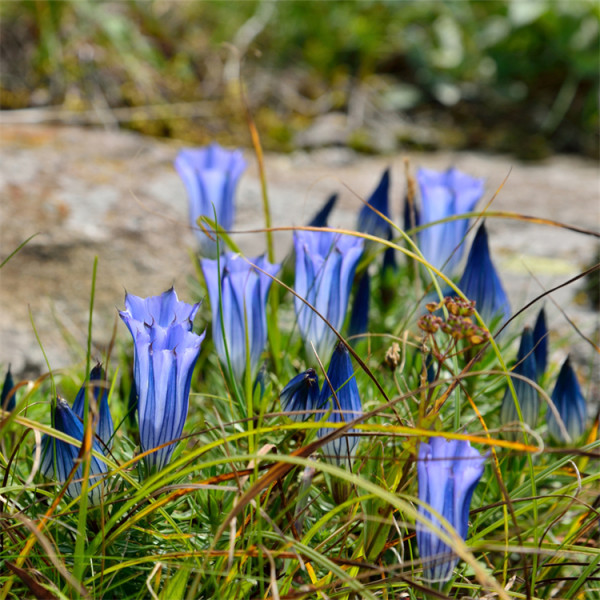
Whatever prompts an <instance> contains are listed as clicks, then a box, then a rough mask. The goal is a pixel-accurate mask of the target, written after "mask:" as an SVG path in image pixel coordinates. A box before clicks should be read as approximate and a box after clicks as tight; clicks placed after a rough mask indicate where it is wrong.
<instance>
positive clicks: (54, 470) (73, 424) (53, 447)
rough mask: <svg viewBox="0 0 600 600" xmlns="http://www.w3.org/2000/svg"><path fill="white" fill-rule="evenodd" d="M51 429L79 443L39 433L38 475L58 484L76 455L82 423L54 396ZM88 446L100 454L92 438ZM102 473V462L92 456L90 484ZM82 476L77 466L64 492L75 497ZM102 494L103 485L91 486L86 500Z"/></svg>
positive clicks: (78, 492)
mask: <svg viewBox="0 0 600 600" xmlns="http://www.w3.org/2000/svg"><path fill="white" fill-rule="evenodd" d="M54 428H55V429H56V430H57V431H60V432H61V433H66V434H67V435H70V436H71V437H72V438H75V439H76V440H77V441H78V442H79V444H78V445H77V446H73V445H72V444H69V443H67V442H63V441H62V440H57V439H56V438H53V437H51V436H48V435H44V436H42V463H41V467H40V469H41V472H42V475H44V477H47V478H48V479H55V478H56V480H57V481H58V482H59V483H61V484H64V483H65V482H66V481H67V478H68V476H69V473H70V472H71V470H72V469H73V466H74V465H75V461H76V459H77V458H78V456H79V452H80V449H81V444H82V442H83V424H82V422H81V421H80V420H79V418H78V417H77V415H76V414H75V413H74V412H73V411H72V410H71V407H70V406H69V404H68V402H66V401H65V400H63V399H62V398H57V400H56V408H55V410H54ZM92 448H93V450H95V451H96V452H98V453H99V454H103V452H102V448H101V447H100V444H99V443H98V441H97V440H95V439H94V440H93V441H92ZM105 473H106V465H105V463H104V462H103V461H102V460H100V459H99V458H96V457H95V456H93V455H92V456H91V462H90V476H89V485H90V487H91V486H93V485H94V484H95V483H97V482H98V481H100V479H101V478H102V476H103V474H105ZM82 477H83V475H82V467H81V465H79V466H78V468H77V471H76V472H75V474H74V476H73V479H72V480H71V483H70V484H69V486H68V487H67V493H68V494H69V496H71V498H77V496H79V495H80V494H81V479H82ZM103 494H104V485H103V484H100V485H98V486H96V487H94V488H93V489H91V490H90V492H89V500H90V502H91V503H92V504H100V502H101V500H102V496H103Z"/></svg>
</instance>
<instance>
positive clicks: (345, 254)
mask: <svg viewBox="0 0 600 600" xmlns="http://www.w3.org/2000/svg"><path fill="white" fill-rule="evenodd" d="M294 247H295V251H296V280H295V282H294V290H295V292H296V294H298V296H300V298H304V299H305V300H306V301H307V302H309V303H310V304H311V305H312V306H314V307H315V308H316V310H317V311H319V313H320V314H321V315H323V316H324V317H325V318H326V319H327V320H328V321H329V322H330V323H331V325H332V326H333V327H334V328H335V329H336V330H337V331H339V330H340V329H341V327H342V325H343V324H344V319H345V318H346V311H347V310H348V299H349V296H350V288H351V287H352V280H353V279H354V273H355V271H356V265H357V264H358V261H359V259H360V256H361V254H362V251H363V240H361V239H359V238H356V237H352V236H348V235H341V234H337V233H333V232H329V231H296V232H294ZM300 298H294V306H295V309H296V316H297V318H298V328H299V329H300V335H301V336H302V339H303V340H304V345H305V348H306V353H307V356H309V357H312V356H313V350H312V347H311V343H312V344H314V346H315V351H316V353H317V355H318V356H321V357H324V356H327V355H328V354H329V352H331V348H332V347H333V345H334V343H335V340H336V335H335V333H334V332H333V331H332V330H331V329H330V328H329V327H328V325H327V324H326V323H325V321H323V320H322V319H321V317H319V316H318V315H317V314H316V313H315V312H314V311H312V310H311V308H310V307H308V306H306V304H304V302H302V300H301V299H300Z"/></svg>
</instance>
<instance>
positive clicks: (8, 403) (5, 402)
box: [0, 365, 17, 412]
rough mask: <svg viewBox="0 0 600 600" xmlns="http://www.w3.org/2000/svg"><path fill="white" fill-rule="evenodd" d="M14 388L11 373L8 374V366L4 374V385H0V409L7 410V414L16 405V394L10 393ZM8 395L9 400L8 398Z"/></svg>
mask: <svg viewBox="0 0 600 600" xmlns="http://www.w3.org/2000/svg"><path fill="white" fill-rule="evenodd" d="M14 387H15V382H14V380H13V376H12V373H11V372H10V365H9V366H8V371H7V372H6V377H5V378H4V384H3V385H2V394H1V395H0V408H3V409H4V410H7V411H9V412H11V411H13V410H15V406H16V405H17V403H16V398H15V397H16V394H15V393H12V394H11V392H12V389H13V388H14ZM9 395H10V398H9Z"/></svg>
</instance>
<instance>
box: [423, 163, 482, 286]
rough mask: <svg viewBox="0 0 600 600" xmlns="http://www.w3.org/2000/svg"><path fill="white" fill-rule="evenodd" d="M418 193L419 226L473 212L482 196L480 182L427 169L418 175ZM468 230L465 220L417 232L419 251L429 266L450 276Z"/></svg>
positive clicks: (451, 171)
mask: <svg viewBox="0 0 600 600" xmlns="http://www.w3.org/2000/svg"><path fill="white" fill-rule="evenodd" d="M417 181H418V184H419V188H420V190H421V209H420V210H419V211H418V219H419V221H418V225H427V224H428V223H433V222H434V221H439V220H441V219H446V218H448V217H454V216H457V215H462V214H465V213H469V212H472V211H473V209H474V208H475V204H477V202H478V200H479V199H480V198H481V196H482V195H483V188H484V182H483V179H477V178H476V177H471V176H470V175H467V174H466V173H462V172H461V171H459V170H458V169H455V168H451V169H448V170H447V171H445V172H443V173H439V172H437V171H432V170H429V169H419V170H418V171H417ZM468 227H469V220H468V218H465V219H460V220H456V221H448V222H446V223H440V224H438V225H432V226H431V227H427V228H425V229H423V230H422V231H420V232H419V234H418V242H419V248H420V250H421V252H422V253H423V256H424V257H425V258H426V259H427V261H428V262H429V263H431V265H432V266H434V267H436V268H437V269H442V268H443V270H444V272H445V273H447V274H449V275H452V274H453V273H454V272H455V271H456V267H457V266H458V263H459V262H460V259H461V257H462V254H463V250H464V244H462V240H463V238H464V237H465V235H466V233H467V229H468Z"/></svg>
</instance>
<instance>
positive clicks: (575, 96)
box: [0, 0, 600, 159]
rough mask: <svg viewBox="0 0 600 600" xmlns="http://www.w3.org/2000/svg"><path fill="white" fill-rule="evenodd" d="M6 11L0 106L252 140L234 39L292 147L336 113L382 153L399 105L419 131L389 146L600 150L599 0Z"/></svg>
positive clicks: (265, 127) (354, 142) (274, 125)
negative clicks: (384, 127)
mask: <svg viewBox="0 0 600 600" xmlns="http://www.w3.org/2000/svg"><path fill="white" fill-rule="evenodd" d="M0 17H1V24H0V33H1V35H0V50H1V56H0V60H1V61H2V70H1V72H0V84H1V87H0V106H1V107H2V108H4V109H11V108H24V107H33V106H38V107H40V106H61V107H63V108H64V109H66V111H67V112H66V113H62V114H61V115H60V120H63V121H64V120H66V121H67V122H68V121H75V122H81V121H83V122H94V123H101V124H104V125H114V124H115V123H120V124H121V125H122V126H126V127H129V128H133V129H136V130H139V131H142V132H144V133H148V134H151V135H159V136H169V137H175V138H178V139H182V140H186V141H188V142H192V143H207V142H208V141H210V140H212V139H214V138H215V137H217V138H218V139H219V140H220V141H221V142H223V143H229V144H234V145H240V144H245V145H249V144H248V135H247V131H246V127H245V120H244V111H243V110H241V106H240V101H239V97H238V94H237V93H236V92H235V88H236V86H235V80H236V76H237V73H238V68H237V67H238V62H237V59H236V56H237V55H236V52H235V51H233V50H232V45H233V46H236V47H238V48H240V49H241V51H242V52H244V58H243V60H242V73H243V77H244V80H245V82H246V86H247V90H248V98H249V101H250V104H251V106H252V109H253V111H254V113H255V117H256V119H257V123H258V125H259V128H260V129H261V131H262V134H263V141H264V143H265V146H266V148H267V149H272V150H284V151H286V150H290V149H293V148H294V147H295V135H296V133H297V132H298V131H301V130H303V129H305V128H306V127H307V126H308V125H310V124H311V122H313V121H314V119H315V118H318V117H319V115H322V114H325V113H329V112H331V111H339V112H342V113H345V114H347V115H348V116H349V121H350V130H351V132H350V135H349V137H348V143H349V144H350V145H351V146H353V147H355V148H356V149H359V150H364V151H377V150H381V148H379V147H378V146H377V144H376V143H374V142H373V140H372V139H371V136H370V135H369V132H370V130H371V126H372V124H371V121H372V120H377V119H383V122H384V123H385V122H386V120H387V121H389V120H390V119H397V118H398V117H399V116H402V117H403V118H405V119H407V120H408V121H407V122H408V123H410V124H411V125H414V126H416V132H415V129H414V128H412V127H409V128H406V130H402V129H401V128H400V129H399V132H398V133H397V134H396V147H397V148H398V149H402V148H406V147H415V146H416V147H420V148H423V147H426V148H436V147H446V148H478V149H486V150H496V151H508V152H513V153H516V154H517V155H519V156H520V157H522V158H530V159H535V158H540V157H543V156H545V155H548V154H550V153H552V152H576V153H581V154H585V155H588V156H594V157H595V156H598V127H599V122H598V110H597V96H598V52H599V29H598V22H599V18H600V7H599V5H598V3H596V2H594V1H593V0H589V1H587V0H572V1H570V2H552V1H549V0H548V1H545V0H540V1H536V2H505V1H502V2H501V1H498V2H381V1H362V2H297V1H291V2H262V3H261V2H234V3H232V2H162V1H155V2H134V1H129V2H94V3H92V2H56V1H49V0H39V1H37V2H3V3H2V4H1V5H0ZM157 105H159V106H158V107H157ZM142 107H146V108H142ZM148 107H150V108H148ZM365 107H366V108H365ZM106 109H111V110H106ZM86 111H88V112H86ZM190 116H195V117H196V121H195V126H194V127H192V128H190V127H189V122H188V117H190ZM55 117H56V114H54V113H53V115H52V118H55ZM44 118H49V117H48V115H46V116H45V117H44ZM423 132H425V133H423ZM374 137H377V136H374ZM244 141H245V142H244ZM387 149H388V150H391V149H393V148H390V147H388V148H387Z"/></svg>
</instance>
